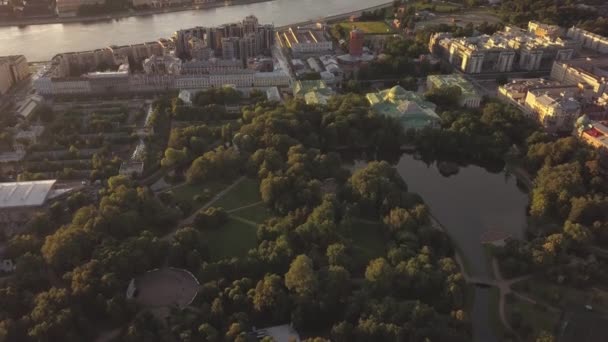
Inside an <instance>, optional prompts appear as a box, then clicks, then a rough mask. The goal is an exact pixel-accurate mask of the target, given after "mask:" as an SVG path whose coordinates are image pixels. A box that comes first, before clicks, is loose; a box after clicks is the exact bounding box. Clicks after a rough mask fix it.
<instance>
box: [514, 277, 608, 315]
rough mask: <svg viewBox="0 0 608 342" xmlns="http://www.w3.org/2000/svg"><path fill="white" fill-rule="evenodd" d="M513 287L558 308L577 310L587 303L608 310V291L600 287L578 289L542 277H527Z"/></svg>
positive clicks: (597, 309) (598, 309) (600, 309)
mask: <svg viewBox="0 0 608 342" xmlns="http://www.w3.org/2000/svg"><path fill="white" fill-rule="evenodd" d="M513 287H514V289H516V290H517V291H520V292H522V293H527V294H528V296H530V297H532V298H535V299H538V300H540V301H541V302H543V303H547V304H550V305H552V306H555V307H557V308H561V309H566V310H575V311H576V310H577V309H582V308H583V307H584V306H585V305H591V306H593V308H594V311H601V312H608V292H606V291H603V290H601V289H599V288H589V289H577V288H574V287H571V286H562V285H558V284H554V283H551V282H548V281H546V280H544V279H541V278H530V279H526V280H524V281H522V282H519V283H517V284H515V285H514V286H513Z"/></svg>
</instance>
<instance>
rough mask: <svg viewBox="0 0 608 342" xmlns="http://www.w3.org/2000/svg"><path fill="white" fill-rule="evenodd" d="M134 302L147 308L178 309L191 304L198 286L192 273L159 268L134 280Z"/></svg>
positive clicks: (176, 269)
mask: <svg viewBox="0 0 608 342" xmlns="http://www.w3.org/2000/svg"><path fill="white" fill-rule="evenodd" d="M135 286H136V288H137V295H136V296H135V301H136V302H137V303H138V304H141V305H144V306H148V307H161V306H172V305H177V306H178V307H180V308H183V307H186V306H188V305H190V303H192V301H193V300H194V297H196V294H197V293H198V289H199V287H200V284H199V282H198V280H197V279H196V278H195V277H194V275H192V273H190V272H188V271H186V270H182V269H178V268H160V269H156V270H152V271H148V272H146V273H145V274H143V275H142V276H140V277H138V278H136V279H135Z"/></svg>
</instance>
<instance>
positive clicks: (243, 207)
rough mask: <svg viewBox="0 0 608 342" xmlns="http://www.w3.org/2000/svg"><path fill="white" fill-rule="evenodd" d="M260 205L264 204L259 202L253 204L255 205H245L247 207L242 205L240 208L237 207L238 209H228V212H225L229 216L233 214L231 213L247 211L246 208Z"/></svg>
mask: <svg viewBox="0 0 608 342" xmlns="http://www.w3.org/2000/svg"><path fill="white" fill-rule="evenodd" d="M262 203H264V202H262V201H259V202H255V203H251V204H247V205H244V206H242V207H238V208H234V209H230V210H228V211H227V213H229V214H230V213H233V212H235V211H239V210H243V209H247V208H251V207H255V206H256V205H259V204H262Z"/></svg>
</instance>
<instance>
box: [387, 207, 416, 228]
mask: <svg viewBox="0 0 608 342" xmlns="http://www.w3.org/2000/svg"><path fill="white" fill-rule="evenodd" d="M384 224H385V225H387V226H388V228H389V231H391V232H392V233H396V232H400V231H410V232H415V231H416V230H417V228H418V226H419V223H418V221H417V220H416V219H415V218H414V217H413V216H412V215H410V213H409V211H407V210H406V209H403V208H393V209H392V210H391V211H390V212H389V213H388V215H386V216H385V217H384Z"/></svg>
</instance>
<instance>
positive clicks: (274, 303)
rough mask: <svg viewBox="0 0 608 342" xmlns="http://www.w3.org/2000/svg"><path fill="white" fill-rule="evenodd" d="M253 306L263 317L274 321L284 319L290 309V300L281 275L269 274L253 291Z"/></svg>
mask: <svg viewBox="0 0 608 342" xmlns="http://www.w3.org/2000/svg"><path fill="white" fill-rule="evenodd" d="M253 307H254V309H255V311H256V312H257V313H259V314H260V315H262V317H266V318H269V319H270V320H272V321H277V320H282V319H284V318H285V316H286V314H287V313H288V310H289V300H288V298H287V294H286V293H285V290H284V288H283V281H282V280H281V277H279V276H278V275H276V274H267V275H265V276H264V279H262V280H260V281H259V282H258V283H257V285H256V287H255V290H254V291H253Z"/></svg>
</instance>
